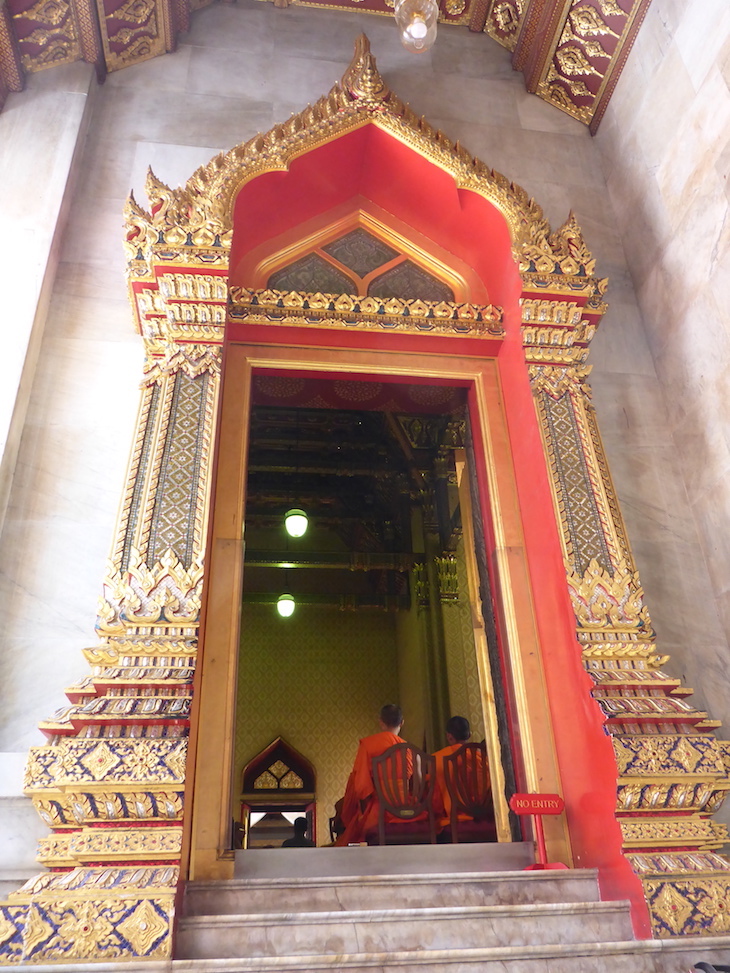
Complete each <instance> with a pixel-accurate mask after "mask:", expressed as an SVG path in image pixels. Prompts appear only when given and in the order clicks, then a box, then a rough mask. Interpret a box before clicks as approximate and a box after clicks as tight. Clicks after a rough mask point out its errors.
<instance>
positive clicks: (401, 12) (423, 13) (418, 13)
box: [394, 0, 439, 54]
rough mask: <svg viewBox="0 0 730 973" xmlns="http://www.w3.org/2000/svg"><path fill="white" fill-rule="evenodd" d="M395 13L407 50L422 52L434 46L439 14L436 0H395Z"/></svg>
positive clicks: (402, 40)
mask: <svg viewBox="0 0 730 973" xmlns="http://www.w3.org/2000/svg"><path fill="white" fill-rule="evenodd" d="M394 13H395V20H396V23H397V24H398V27H399V29H400V38H401V42H402V44H403V46H404V47H405V48H406V49H407V50H409V51H414V52H415V53H416V54H421V53H423V52H425V51H428V50H430V48H431V47H433V43H434V41H435V40H436V28H437V26H438V14H439V7H438V3H437V2H436V0H395V10H394Z"/></svg>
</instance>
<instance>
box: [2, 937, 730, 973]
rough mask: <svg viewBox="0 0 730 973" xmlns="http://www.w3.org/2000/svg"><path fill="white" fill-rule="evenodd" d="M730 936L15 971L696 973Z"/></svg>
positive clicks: (725, 958)
mask: <svg viewBox="0 0 730 973" xmlns="http://www.w3.org/2000/svg"><path fill="white" fill-rule="evenodd" d="M729 958H730V936H702V937H690V936H686V937H683V938H677V939H662V940H656V939H650V940H644V941H640V942H612V943H597V944H593V943H578V944H570V943H569V944H566V945H555V946H541V947H534V946H522V947H516V946H511V947H496V948H489V949H468V950H448V951H438V952H434V951H426V950H424V951H423V952H420V953H418V954H413V953H410V952H409V953H390V954H387V955H383V954H375V953H373V954H369V955H366V954H362V953H361V954H357V955H354V956H287V957H276V956H273V957H272V956H265V957H257V958H253V959H217V960H186V959H183V960H170V959H166V960H150V959H144V960H130V959H125V960H117V961H114V960H112V961H109V960H107V961H101V962H95V963H89V962H87V961H81V960H76V961H75V962H73V963H68V961H67V962H65V963H32V964H29V963H21V964H20V965H18V966H13V967H9V969H12V970H13V971H15V973H340V971H347V973H392V971H394V970H396V971H397V973H690V971H691V970H692V967H693V966H694V965H695V963H698V962H700V961H701V960H704V961H705V962H706V963H715V964H717V963H724V964H726V965H727V963H728V962H729V961H730V959H729Z"/></svg>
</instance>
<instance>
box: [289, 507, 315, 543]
mask: <svg viewBox="0 0 730 973" xmlns="http://www.w3.org/2000/svg"><path fill="white" fill-rule="evenodd" d="M284 526H285V527H286V532H287V534H288V535H289V536H290V537H303V536H304V535H305V534H306V533H307V527H308V526H309V518H308V517H307V515H306V513H305V512H304V511H303V510H300V509H299V508H298V507H293V508H292V509H291V510H287V512H286V514H285V515H284Z"/></svg>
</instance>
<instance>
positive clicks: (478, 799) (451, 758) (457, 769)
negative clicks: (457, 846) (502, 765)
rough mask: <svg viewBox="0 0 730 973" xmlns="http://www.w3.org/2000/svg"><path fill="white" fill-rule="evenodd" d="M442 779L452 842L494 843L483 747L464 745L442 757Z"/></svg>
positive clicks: (489, 788) (495, 830)
mask: <svg viewBox="0 0 730 973" xmlns="http://www.w3.org/2000/svg"><path fill="white" fill-rule="evenodd" d="M444 780H445V783H446V789H447V790H448V792H449V797H450V798H451V819H450V823H451V840H452V842H454V843H457V842H459V841H496V840H497V828H496V825H495V822H494V804H493V802H492V787H491V783H490V779H489V763H488V761H487V748H486V745H485V744H484V743H464V744H462V745H461V747H459V749H458V750H456V751H455V752H454V753H451V754H449V755H448V756H447V757H444ZM459 816H461V817H462V820H461V821H460V820H459ZM464 816H468V820H463V818H464Z"/></svg>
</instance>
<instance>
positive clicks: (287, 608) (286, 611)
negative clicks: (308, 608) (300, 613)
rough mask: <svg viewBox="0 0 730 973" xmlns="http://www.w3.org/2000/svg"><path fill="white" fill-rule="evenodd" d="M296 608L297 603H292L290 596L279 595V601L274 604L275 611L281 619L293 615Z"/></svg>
mask: <svg viewBox="0 0 730 973" xmlns="http://www.w3.org/2000/svg"><path fill="white" fill-rule="evenodd" d="M296 607H297V603H296V602H295V601H294V598H293V596H292V595H279V600H278V601H277V602H276V610H277V611H278V613H279V614H280V615H281V617H282V618H289V616H290V615H293V614H294V609H295V608H296Z"/></svg>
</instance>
